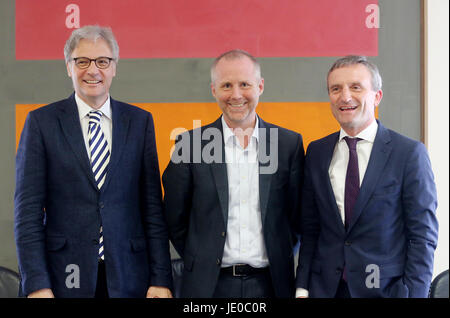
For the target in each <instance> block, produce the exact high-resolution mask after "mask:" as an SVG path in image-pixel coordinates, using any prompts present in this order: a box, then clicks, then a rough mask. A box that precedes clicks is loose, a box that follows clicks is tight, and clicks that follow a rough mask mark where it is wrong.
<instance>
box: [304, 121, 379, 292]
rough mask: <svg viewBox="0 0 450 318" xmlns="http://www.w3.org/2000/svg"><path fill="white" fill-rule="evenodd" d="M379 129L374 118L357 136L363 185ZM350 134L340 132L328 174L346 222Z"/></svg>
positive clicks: (343, 220)
mask: <svg viewBox="0 0 450 318" xmlns="http://www.w3.org/2000/svg"><path fill="white" fill-rule="evenodd" d="M377 130H378V123H377V121H376V120H374V121H373V122H372V123H371V124H370V125H369V126H368V127H367V128H366V129H364V130H363V131H361V132H360V133H359V134H357V135H356V136H355V137H351V136H349V137H350V138H361V139H362V140H360V141H358V143H357V144H356V152H357V154H358V170H359V185H360V186H361V184H362V182H363V179H364V175H365V173H366V170H367V165H368V163H369V159H370V154H371V153H372V147H373V142H374V141H375V136H376V134H377ZM346 136H348V134H347V133H346V132H345V131H344V130H343V129H342V128H341V131H340V134H339V141H338V143H337V144H336V146H335V148H334V153H333V158H332V159H331V163H330V167H329V168H328V175H329V177H330V182H331V187H332V188H333V193H334V198H335V199H336V204H337V206H338V209H339V213H340V215H341V219H342V223H343V224H345V208H344V198H345V178H346V175H347V166H348V159H349V150H348V146H347V142H346V141H345V140H344V137H346ZM308 294H309V293H308V291H307V290H306V289H304V288H297V290H296V293H295V297H308Z"/></svg>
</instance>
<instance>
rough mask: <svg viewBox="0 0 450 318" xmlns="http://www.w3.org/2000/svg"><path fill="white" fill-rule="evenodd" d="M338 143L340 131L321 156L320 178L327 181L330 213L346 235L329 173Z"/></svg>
mask: <svg viewBox="0 0 450 318" xmlns="http://www.w3.org/2000/svg"><path fill="white" fill-rule="evenodd" d="M338 141H339V131H338V132H336V133H334V134H332V135H331V136H330V140H329V141H328V142H327V143H326V147H325V148H324V149H323V155H322V156H321V161H320V173H321V174H322V175H321V176H320V180H327V184H326V187H325V191H326V192H325V195H326V198H325V199H326V201H327V202H328V203H329V205H330V211H332V214H333V217H334V218H335V220H336V223H337V224H338V228H339V230H340V231H341V232H342V233H345V226H344V223H343V222H342V217H341V213H340V212H339V208H338V206H337V204H336V197H335V196H334V192H333V186H332V185H331V181H330V174H329V173H328V170H329V168H330V164H331V160H332V158H333V154H334V148H335V147H336V144H337V143H338Z"/></svg>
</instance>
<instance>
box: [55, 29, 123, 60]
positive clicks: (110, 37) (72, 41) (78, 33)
mask: <svg viewBox="0 0 450 318" xmlns="http://www.w3.org/2000/svg"><path fill="white" fill-rule="evenodd" d="M99 38H102V39H103V40H105V41H106V43H107V44H108V46H109V48H110V49H111V52H112V58H113V59H114V60H115V61H116V63H117V62H118V61H119V45H118V44H117V41H116V38H115V37H114V34H113V32H112V30H111V28H109V27H101V26H99V25H86V26H84V27H82V28H79V29H75V30H74V31H73V32H72V34H71V35H70V37H69V39H68V40H67V42H66V45H65V46H64V58H65V60H66V63H68V62H69V60H70V56H71V55H72V52H73V50H75V48H76V47H77V46H78V43H79V42H80V40H82V39H88V40H92V41H97V40H98V39H99Z"/></svg>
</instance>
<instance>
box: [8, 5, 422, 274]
mask: <svg viewBox="0 0 450 318" xmlns="http://www.w3.org/2000/svg"><path fill="white" fill-rule="evenodd" d="M330 1H331V0H330ZM379 3H380V9H381V20H380V22H381V28H380V30H379V56H378V57H374V58H373V60H374V61H375V63H377V64H378V66H379V68H380V71H381V75H382V77H383V88H384V98H383V101H382V103H381V105H380V118H381V120H382V121H383V123H384V124H385V125H386V126H387V127H389V128H392V129H394V130H397V131H399V132H401V133H403V134H405V135H407V136H409V137H411V138H414V139H420V131H421V129H420V123H421V119H420V114H421V111H420V96H421V92H420V1H419V0H395V1H393V0H380V1H379ZM14 11H15V8H14V1H9V0H8V1H3V0H2V1H0V43H1V46H0V139H1V147H2V151H1V155H0V161H1V164H0V175H1V176H2V178H1V179H0V242H1V243H0V244H1V245H0V246H1V248H0V265H2V266H6V267H10V268H13V269H16V268H17V260H16V256H15V244H14V236H13V195H14V175H15V173H14V169H15V164H14V157H15V108H14V107H15V106H14V105H15V104H19V103H23V104H29V103H48V102H53V101H56V100H59V99H62V98H65V97H67V96H68V95H69V94H71V92H72V88H71V81H70V79H69V78H68V77H67V73H66V70H65V66H64V62H63V61H62V60H59V61H55V60H49V61H16V60H15V42H14V41H15V18H14V15H15V12H14ZM43 36H45V34H44V35H43ZM299 41H301V39H299ZM119 45H120V43H119ZM61 54H62V48H61ZM335 59H336V58H335V57H320V58H318V57H314V58H303V57H298V58H263V59H261V64H262V73H263V76H264V78H265V92H264V94H263V96H262V99H261V101H265V102H276V101H294V102H295V101H298V102H302V101H305V102H307V101H318V102H324V101H328V97H327V94H326V87H325V85H326V78H325V76H326V73H327V71H328V68H329V66H330V65H331V64H332V62H333V61H334V60H335ZM211 62H212V59H152V60H148V59H127V60H121V61H120V62H119V65H118V74H117V76H116V78H115V80H114V81H113V85H112V91H111V94H112V96H113V97H114V98H116V99H119V100H123V101H126V102H212V101H213V98H212V96H211V93H210V89H209V67H210V64H211Z"/></svg>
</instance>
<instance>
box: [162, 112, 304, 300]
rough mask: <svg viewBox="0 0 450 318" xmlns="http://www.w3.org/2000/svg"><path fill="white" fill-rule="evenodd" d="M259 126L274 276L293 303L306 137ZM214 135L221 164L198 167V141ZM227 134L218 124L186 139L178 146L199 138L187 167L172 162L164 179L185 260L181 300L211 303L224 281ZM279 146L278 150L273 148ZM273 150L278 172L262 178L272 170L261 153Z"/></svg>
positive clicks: (174, 237)
mask: <svg viewBox="0 0 450 318" xmlns="http://www.w3.org/2000/svg"><path fill="white" fill-rule="evenodd" d="M259 120H260V121H259V127H260V135H259V136H260V140H259V147H258V151H260V153H259V155H258V156H259V160H260V162H259V169H260V175H259V196H260V207H261V218H262V226H263V235H264V241H265V245H266V250H267V255H268V259H269V263H270V273H271V276H272V282H273V286H274V289H275V294H276V296H277V297H293V295H294V273H295V269H294V260H293V248H294V246H295V245H296V242H297V241H298V237H297V235H298V231H299V219H298V217H299V210H298V207H299V198H300V194H301V193H300V186H301V182H302V178H303V161H304V150H303V142H302V137H301V135H299V134H297V133H295V132H292V131H289V130H287V129H284V128H281V127H277V126H275V125H272V124H269V123H266V122H264V121H263V120H261V119H259ZM273 128H274V130H272V132H274V131H277V132H278V138H276V137H275V136H272V138H271V136H270V129H273ZM211 131H213V132H218V134H216V135H215V137H216V139H214V141H215V142H217V144H216V145H218V147H217V148H216V149H214V150H213V151H219V152H220V154H219V160H218V161H216V162H213V163H207V162H205V161H204V158H201V160H199V158H197V163H195V162H194V157H195V156H196V155H198V154H199V153H200V152H199V149H200V148H199V147H197V148H196V146H195V143H196V141H195V136H197V137H198V136H200V135H208V134H207V133H208V132H209V133H211ZM222 132H223V130H222V122H221V119H220V118H219V119H218V120H216V121H215V122H214V123H212V124H210V125H207V126H204V127H201V128H199V129H196V130H194V131H189V132H186V133H184V134H183V135H182V136H181V138H179V140H178V141H180V140H186V139H185V138H189V139H190V140H191V141H192V138H193V137H194V140H193V142H191V151H190V154H189V155H188V158H189V160H187V161H188V162H180V163H174V162H172V160H173V158H172V160H171V162H169V164H168V166H167V168H166V170H165V171H164V174H163V185H164V192H165V197H164V208H165V215H166V218H167V222H168V225H169V234H170V239H171V241H172V243H173V245H174V247H175V248H176V250H177V251H178V253H179V254H180V256H181V257H182V258H183V260H184V272H183V281H182V291H181V296H182V297H212V296H213V293H214V290H215V287H216V284H217V280H218V277H219V272H220V268H221V260H222V256H223V250H224V245H225V238H226V235H227V233H226V231H227V220H228V180H227V166H226V163H225V150H224V143H223V135H222ZM261 136H262V137H263V138H261ZM203 137H204V138H205V139H206V140H201V150H202V151H206V149H208V151H210V148H209V147H208V144H209V143H210V142H211V140H212V139H211V137H209V138H206V137H205V136H203ZM276 139H277V140H276ZM277 141H278V143H277ZM199 142H200V141H199ZM192 144H194V145H192ZM276 144H277V145H278V149H274V148H273V147H274V145H276ZM264 146H265V147H264ZM270 146H272V149H271V150H272V151H275V152H276V153H277V154H278V160H277V164H278V166H277V169H276V171H275V172H274V173H272V174H261V171H262V169H263V168H264V167H266V168H267V167H268V165H269V163H266V164H264V163H262V162H261V151H263V148H265V149H267V150H266V154H267V153H269V149H270ZM185 150H186V149H185ZM188 150H189V149H188ZM277 150H278V151H277ZM181 152H182V151H181ZM272 164H274V162H272Z"/></svg>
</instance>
